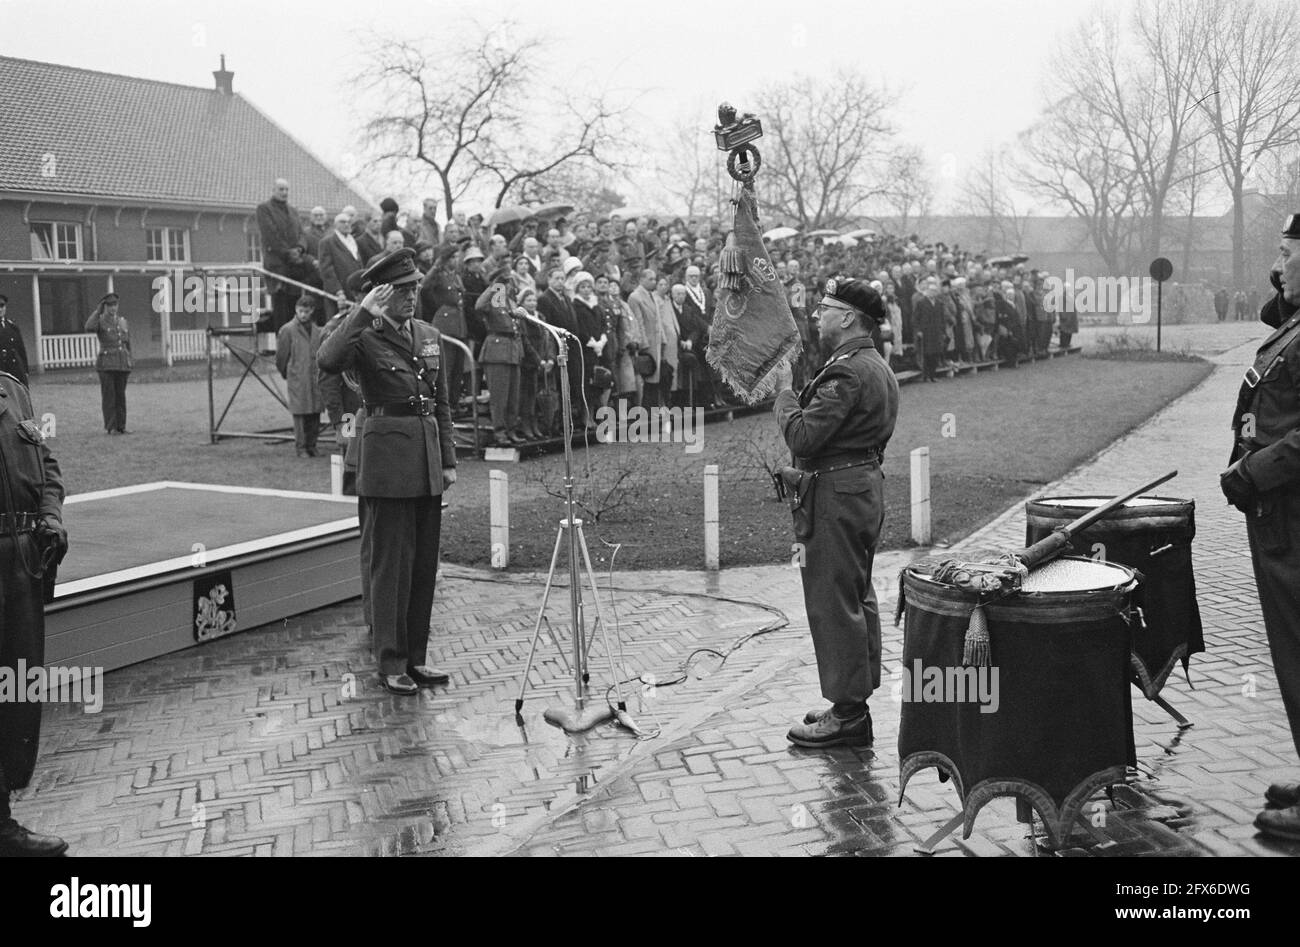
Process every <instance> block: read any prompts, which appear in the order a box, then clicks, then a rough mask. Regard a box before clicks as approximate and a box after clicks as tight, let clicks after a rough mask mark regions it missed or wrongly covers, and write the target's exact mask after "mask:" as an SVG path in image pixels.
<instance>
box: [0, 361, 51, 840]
mask: <svg viewBox="0 0 1300 947" xmlns="http://www.w3.org/2000/svg"><path fill="white" fill-rule="evenodd" d="M67 550H68V534H67V533H66V532H65V531H64V529H63V481H62V479H61V478H60V476H59V465H58V463H57V462H56V461H55V460H54V458H53V457H52V456H51V455H50V450H49V448H48V447H47V446H46V445H45V438H44V436H43V435H42V433H41V429H40V426H39V425H38V424H37V423H36V421H35V420H33V418H32V403H31V400H30V397H29V396H28V393H27V388H26V386H24V385H22V384H21V383H19V381H18V379H16V378H14V376H12V375H10V374H7V373H4V372H0V668H3V669H4V673H5V674H6V676H7V677H9V678H10V679H11V680H13V681H14V682H15V683H16V684H17V686H19V687H24V686H26V683H25V681H24V679H23V678H22V676H20V672H19V668H20V664H19V662H23V664H22V666H25V667H28V668H31V667H40V666H41V665H43V664H44V663H45V595H44V584H45V583H44V579H45V575H46V572H47V571H48V570H52V569H53V568H54V567H55V566H57V565H58V563H59V562H60V561H61V560H62V559H63V555H64V553H65V552H67ZM40 735H41V702H40V701H15V700H13V699H12V695H10V697H9V698H8V699H3V700H0V856H5V855H11V856H12V855H62V854H63V853H64V852H65V851H67V848H68V844H67V843H66V842H65V841H63V839H60V838H55V837H53V836H50V835H38V834H36V833H35V832H30V831H28V830H27V829H25V828H23V827H22V826H21V825H19V824H18V823H17V822H15V821H14V820H13V817H12V815H11V814H10V811H9V794H10V793H11V792H13V791H14V790H18V789H22V788H24V787H25V786H26V785H27V784H28V783H29V782H30V781H31V778H32V771H33V770H34V769H35V767H36V750H37V745H38V744H39V742H40Z"/></svg>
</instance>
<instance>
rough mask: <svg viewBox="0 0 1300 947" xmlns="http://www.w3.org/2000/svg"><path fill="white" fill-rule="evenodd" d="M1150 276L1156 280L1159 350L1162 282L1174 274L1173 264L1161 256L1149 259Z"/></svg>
mask: <svg viewBox="0 0 1300 947" xmlns="http://www.w3.org/2000/svg"><path fill="white" fill-rule="evenodd" d="M1150 273H1151V278H1152V279H1153V280H1155V281H1156V351H1157V352H1159V351H1160V330H1161V324H1162V321H1163V313H1162V310H1163V305H1164V283H1165V280H1167V279H1169V277H1171V276H1173V275H1174V265H1173V264H1172V263H1170V262H1169V261H1168V260H1167V259H1165V258H1164V257H1162V256H1159V257H1156V258H1155V259H1154V260H1152V261H1151V270H1150Z"/></svg>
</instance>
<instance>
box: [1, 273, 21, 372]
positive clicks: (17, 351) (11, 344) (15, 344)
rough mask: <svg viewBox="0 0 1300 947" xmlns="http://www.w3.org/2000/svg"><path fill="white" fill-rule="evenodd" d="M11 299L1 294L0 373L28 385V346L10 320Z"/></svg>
mask: <svg viewBox="0 0 1300 947" xmlns="http://www.w3.org/2000/svg"><path fill="white" fill-rule="evenodd" d="M8 315H9V297H8V296H6V295H4V294H3V293H0V372H6V373H8V374H10V375H13V376H14V377H15V378H17V379H18V380H19V381H20V382H22V383H23V384H24V385H26V384H27V346H26V345H24V344H23V334H22V333H21V332H19V331H18V326H17V325H16V324H15V323H14V322H13V321H11V320H10V319H9V318H8Z"/></svg>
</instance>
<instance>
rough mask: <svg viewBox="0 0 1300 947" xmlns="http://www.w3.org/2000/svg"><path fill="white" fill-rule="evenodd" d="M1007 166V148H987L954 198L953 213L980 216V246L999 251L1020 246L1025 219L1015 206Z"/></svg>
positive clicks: (1020, 247) (1008, 166) (1008, 158)
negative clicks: (981, 225) (960, 192)
mask: <svg viewBox="0 0 1300 947" xmlns="http://www.w3.org/2000/svg"><path fill="white" fill-rule="evenodd" d="M1010 168H1011V165H1010V157H1009V150H1008V149H1007V148H1005V147H1003V148H989V149H988V150H987V151H985V152H984V153H983V154H982V155H980V158H979V161H978V162H976V164H975V165H973V166H972V167H971V169H970V170H969V171H967V172H966V177H965V180H964V182H963V187H962V196H961V197H960V198H958V199H957V200H956V201H955V202H954V209H955V210H956V211H957V213H959V214H969V215H970V216H972V217H978V218H981V219H982V220H984V222H985V223H984V246H985V247H987V248H990V249H992V248H996V249H998V250H999V251H1003V252H1005V251H1010V250H1016V251H1019V250H1022V249H1023V248H1024V241H1025V226H1026V222H1027V219H1026V216H1025V211H1024V210H1023V209H1021V208H1020V207H1019V206H1017V202H1016V197H1015V189H1014V187H1013V186H1012V182H1011V178H1012V172H1011V170H1010Z"/></svg>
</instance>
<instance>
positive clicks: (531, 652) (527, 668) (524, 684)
mask: <svg viewBox="0 0 1300 947" xmlns="http://www.w3.org/2000/svg"><path fill="white" fill-rule="evenodd" d="M563 539H564V527H563V526H561V527H560V529H559V531H558V532H557V533H556V534H555V549H554V551H552V552H551V571H550V572H548V573H547V574H546V589H545V591H543V592H542V607H541V608H539V609H538V610H537V622H536V624H534V625H533V643H532V645H531V646H530V647H529V648H528V663H527V664H526V665H524V677H523V680H522V681H520V682H519V696H518V697H517V698H515V712H516V713H518V712H519V710H520V709H521V708H522V707H523V706H524V692H525V691H526V690H528V675H529V674H530V673H531V672H532V670H533V658H534V657H535V656H536V654H537V639H538V638H539V637H540V636H541V633H542V619H543V618H545V617H546V603H547V602H549V601H550V598H551V584H552V583H553V582H554V581H555V564H556V563H557V562H558V561H559V559H560V542H561V540H563ZM547 634H548V635H549V634H550V628H549V627H548V628H547ZM551 640H552V641H555V637H554V636H553V635H552V636H551ZM555 646H556V648H558V649H559V652H560V657H561V658H563V657H564V649H563V648H560V643H559V642H558V641H555ZM566 663H567V662H566Z"/></svg>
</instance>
